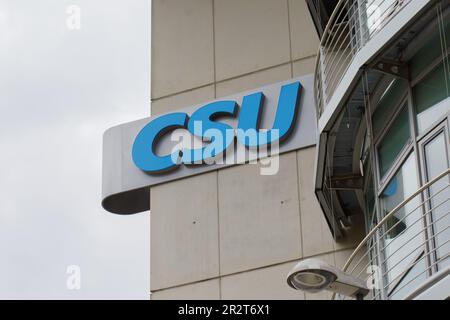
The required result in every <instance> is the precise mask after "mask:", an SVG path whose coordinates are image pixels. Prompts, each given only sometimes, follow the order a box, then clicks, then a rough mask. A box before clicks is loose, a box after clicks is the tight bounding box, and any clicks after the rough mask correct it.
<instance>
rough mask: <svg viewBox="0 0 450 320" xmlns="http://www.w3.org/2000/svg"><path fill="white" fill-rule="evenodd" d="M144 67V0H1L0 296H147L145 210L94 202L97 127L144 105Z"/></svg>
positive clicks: (145, 110)
mask: <svg viewBox="0 0 450 320" xmlns="http://www.w3.org/2000/svg"><path fill="white" fill-rule="evenodd" d="M71 4H74V5H78V6H79V7H80V8H81V29H80V30H69V29H68V28H67V27H66V19H67V17H68V14H67V13H66V9H67V7H68V6H69V5H71ZM149 78H150V1H149V0H72V1H66V0H39V1H33V0H0V111H1V117H0V255H1V258H0V298H3V299H5V298H24V299H29V298H38V299H41V298H63V299H67V298H76V299H77V298H138V299H139V298H143V299H146V298H148V297H149V288H150V284H149V281H150V266H149V255H150V251H149V250H150V246H149V242H150V239H149V238H150V236H149V232H150V225H149V213H148V212H147V213H141V214H137V215H133V216H118V215H114V214H110V213H108V212H106V211H104V210H103V209H102V208H101V205H100V200H101V198H100V195H101V143H102V133H103V131H104V130H106V129H107V128H108V127H110V126H112V125H115V124H119V123H122V122H126V121H131V120H136V119H139V118H143V117H146V116H148V115H149V110H150V107H149V105H150V79H149ZM68 265H79V266H80V268H81V290H79V291H77V290H73V291H71V290H68V289H67V287H66V279H67V277H68V275H67V274H66V268H67V266H68Z"/></svg>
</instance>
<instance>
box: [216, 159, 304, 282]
mask: <svg viewBox="0 0 450 320" xmlns="http://www.w3.org/2000/svg"><path fill="white" fill-rule="evenodd" d="M279 160H280V161H279V172H278V173H277V174H276V175H271V176H264V175H261V174H260V170H259V168H260V164H257V165H252V164H249V165H242V166H236V167H232V168H229V169H225V170H221V171H219V222H220V262H221V274H229V273H234V272H238V271H243V270H248V269H251V268H256V267H261V266H265V265H270V264H275V263H279V262H283V261H288V260H292V259H296V258H299V257H300V256H301V237H300V221H299V209H298V193H297V182H296V170H297V168H296V161H295V160H296V159H295V152H291V153H288V154H284V155H281V156H280V157H279Z"/></svg>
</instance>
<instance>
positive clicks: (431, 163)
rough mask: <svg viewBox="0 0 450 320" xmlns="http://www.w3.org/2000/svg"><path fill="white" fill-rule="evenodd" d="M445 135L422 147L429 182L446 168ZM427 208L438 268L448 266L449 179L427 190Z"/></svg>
mask: <svg viewBox="0 0 450 320" xmlns="http://www.w3.org/2000/svg"><path fill="white" fill-rule="evenodd" d="M445 137H446V136H445V134H444V132H443V131H442V132H441V133H440V134H438V135H437V136H436V137H435V138H434V139H433V140H431V141H430V142H428V143H427V144H426V145H425V146H424V154H425V162H426V173H427V179H428V180H431V179H433V178H434V177H436V176H438V175H439V174H441V173H442V172H444V171H445V170H446V169H447V168H448V164H449V163H448V156H447V148H446V143H445ZM428 192H429V194H428V197H429V198H430V201H429V208H428V210H431V216H432V220H433V225H434V228H433V232H434V235H435V236H434V244H435V248H436V249H435V252H436V258H437V259H438V260H440V259H442V261H439V264H438V267H439V268H442V267H444V266H447V265H449V263H450V259H449V257H445V255H446V254H448V252H450V229H449V228H448V226H450V189H449V177H448V176H445V177H444V178H442V179H440V180H438V181H437V182H436V183H433V185H432V186H431V187H430V188H429V190H428Z"/></svg>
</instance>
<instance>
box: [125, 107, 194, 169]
mask: <svg viewBox="0 0 450 320" xmlns="http://www.w3.org/2000/svg"><path fill="white" fill-rule="evenodd" d="M188 121H189V116H188V115H187V114H186V113H183V112H175V113H170V114H166V115H163V116H160V117H158V118H156V119H154V120H153V121H151V122H149V123H148V124H147V125H146V126H145V127H144V128H142V130H141V131H140V132H139V133H138V135H137V136H136V139H135V140H134V144H133V150H132V158H133V162H134V164H135V165H136V166H137V167H138V168H139V169H141V170H143V171H146V172H149V173H160V172H164V171H168V170H171V169H175V168H176V167H178V166H179V164H178V163H174V161H173V160H172V159H177V158H179V156H178V155H172V154H169V155H165V156H158V155H156V154H155V150H154V147H155V144H156V142H157V141H158V139H160V138H161V137H162V136H163V135H165V134H166V133H168V132H169V131H172V130H175V129H177V128H186V127H187V123H188Z"/></svg>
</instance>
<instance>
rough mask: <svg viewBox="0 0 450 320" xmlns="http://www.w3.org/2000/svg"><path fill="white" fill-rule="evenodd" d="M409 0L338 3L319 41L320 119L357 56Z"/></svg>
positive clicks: (317, 88)
mask: <svg viewBox="0 0 450 320" xmlns="http://www.w3.org/2000/svg"><path fill="white" fill-rule="evenodd" d="M410 1H411V0H341V1H339V3H338V4H337V6H336V8H335V10H334V11H333V13H332V15H331V17H330V19H329V21H328V23H327V25H326V27H325V30H324V32H323V36H322V39H321V41H320V46H319V52H318V54H317V59H316V69H315V70H316V71H315V83H314V90H315V99H316V106H317V114H318V116H320V115H321V114H322V112H323V111H324V108H325V106H326V105H327V104H328V102H329V101H330V99H331V97H332V96H333V94H334V92H335V90H336V88H337V86H338V85H339V83H340V82H341V80H342V78H343V76H344V74H345V73H346V71H347V69H348V68H349V66H350V65H351V63H352V61H353V59H354V58H355V56H356V54H357V53H358V52H359V51H360V49H361V48H362V47H364V45H365V44H366V43H367V42H368V41H369V40H370V39H371V38H372V37H373V36H374V35H375V34H376V33H378V31H380V30H381V29H382V28H383V27H384V26H385V25H386V23H387V22H388V21H390V20H391V19H392V18H393V17H394V16H395V15H396V14H397V13H398V12H399V11H400V10H401V9H402V8H403V7H404V6H405V5H406V4H407V3H409V2H410Z"/></svg>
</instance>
